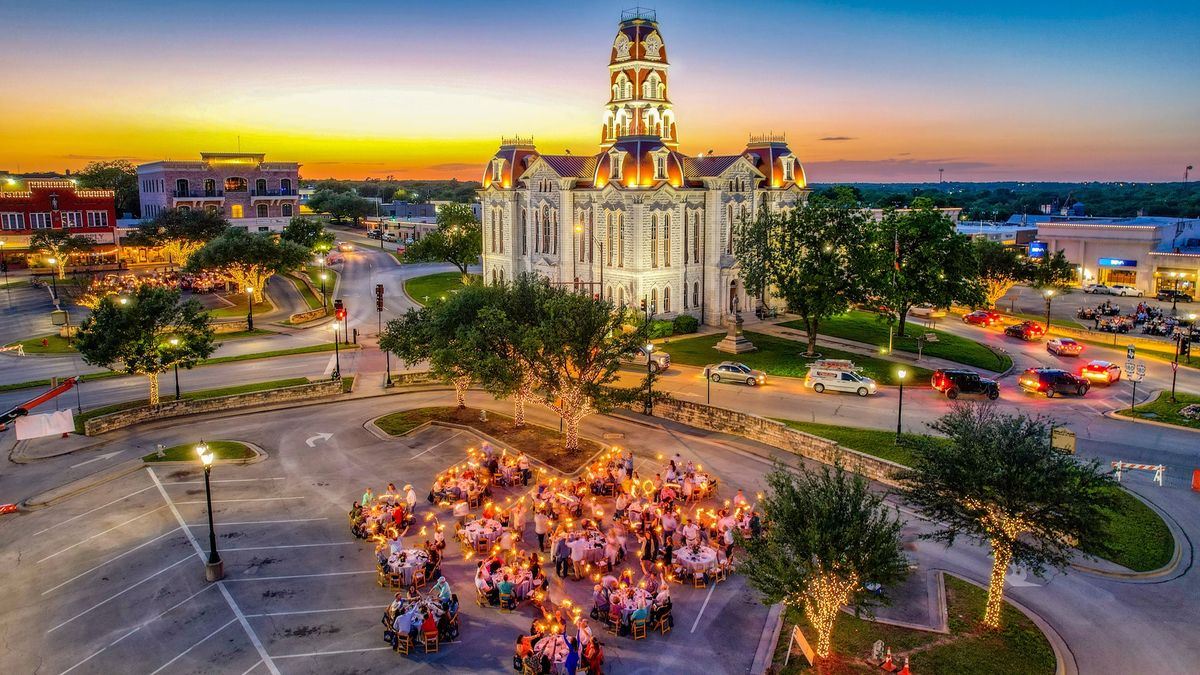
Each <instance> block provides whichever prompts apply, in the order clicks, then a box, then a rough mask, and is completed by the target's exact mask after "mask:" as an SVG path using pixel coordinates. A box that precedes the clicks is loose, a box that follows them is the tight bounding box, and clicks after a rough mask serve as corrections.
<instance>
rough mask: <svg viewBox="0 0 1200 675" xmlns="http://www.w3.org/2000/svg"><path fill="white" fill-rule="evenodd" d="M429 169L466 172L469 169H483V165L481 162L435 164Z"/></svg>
mask: <svg viewBox="0 0 1200 675" xmlns="http://www.w3.org/2000/svg"><path fill="white" fill-rule="evenodd" d="M428 168H429V169H430V170H432V171H466V170H467V169H482V168H483V164H481V163H479V162H449V163H447V164H434V165H433V166H431V167H428Z"/></svg>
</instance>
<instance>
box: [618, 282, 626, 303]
mask: <svg viewBox="0 0 1200 675" xmlns="http://www.w3.org/2000/svg"><path fill="white" fill-rule="evenodd" d="M617 307H620V308H624V307H625V287H624V286H617Z"/></svg>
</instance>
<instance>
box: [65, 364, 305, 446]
mask: <svg viewBox="0 0 1200 675" xmlns="http://www.w3.org/2000/svg"><path fill="white" fill-rule="evenodd" d="M164 382H166V380H164V379H163V377H162V376H160V377H159V385H160V394H159V399H160V400H161V401H164V402H165V401H168V400H173V399H174V397H173V396H170V395H169V394H166V391H167V388H166V387H165V386H163V384H164ZM301 384H308V378H307V377H291V378H287V379H283V380H268V381H266V382H252V383H250V384H239V385H234V386H231V387H218V388H216V389H200V390H197V391H185V392H183V396H181V397H180V398H183V399H186V400H189V401H191V400H196V399H202V398H218V397H221V396H232V395H233V394H249V393H250V392H255V391H262V390H264V389H280V388H282V387H295V386H298V385H301ZM146 387H147V389H149V387H150V385H149V382H147V384H146ZM149 403H150V401H149V400H148V399H144V398H143V399H138V400H136V401H125V402H124V403H113V404H112V405H106V406H101V407H99V408H92V409H90V410H85V411H84V412H83V413H82V414H80V415H76V416H75V431H76V432H77V433H83V424H84V422H87V421H88V420H90V419H92V418H93V417H99V416H101V415H107V414H109V413H114V412H118V411H121V410H129V409H130V408H138V407H141V406H144V405H148V404H149Z"/></svg>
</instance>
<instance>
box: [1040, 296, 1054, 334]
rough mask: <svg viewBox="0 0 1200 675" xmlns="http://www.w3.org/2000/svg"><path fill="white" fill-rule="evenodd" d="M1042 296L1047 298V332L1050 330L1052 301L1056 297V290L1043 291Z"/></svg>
mask: <svg viewBox="0 0 1200 675" xmlns="http://www.w3.org/2000/svg"><path fill="white" fill-rule="evenodd" d="M1042 295H1045V296H1046V331H1047V332H1049V330H1050V299H1051V298H1053V297H1054V289H1053V288H1047V289H1046V290H1044V291H1042Z"/></svg>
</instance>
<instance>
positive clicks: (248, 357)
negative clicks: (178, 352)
mask: <svg viewBox="0 0 1200 675" xmlns="http://www.w3.org/2000/svg"><path fill="white" fill-rule="evenodd" d="M341 348H342V349H359V346H358V345H342V346H341ZM331 351H333V342H330V343H328V344H325V343H322V344H319V345H306V346H304V347H292V348H291V349H275V350H272V351H269V352H253V353H251V354H237V355H234V356H214V357H213V358H211V359H204V360H203V361H201V362H200V365H202V366H211V365H213V364H216V363H233V362H235V361H255V360H257V359H270V358H274V357H276V356H291V355H292V354H314V353H319V352H331Z"/></svg>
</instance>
